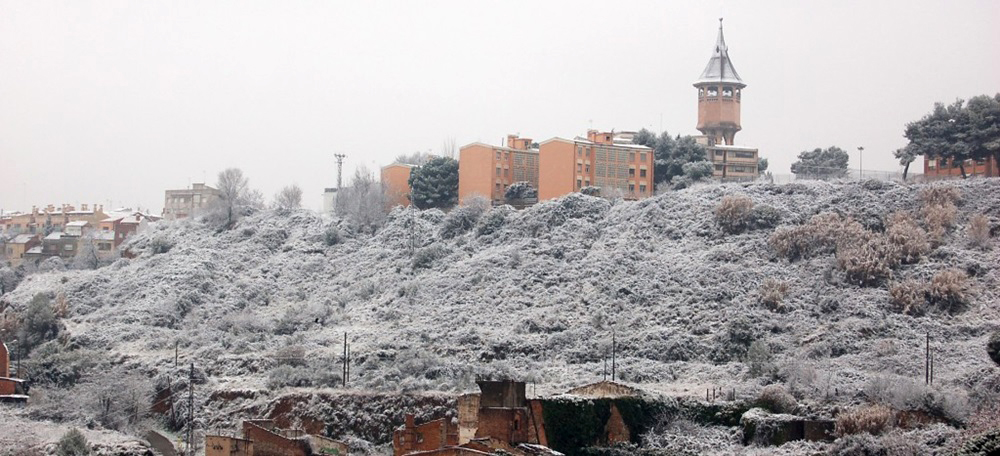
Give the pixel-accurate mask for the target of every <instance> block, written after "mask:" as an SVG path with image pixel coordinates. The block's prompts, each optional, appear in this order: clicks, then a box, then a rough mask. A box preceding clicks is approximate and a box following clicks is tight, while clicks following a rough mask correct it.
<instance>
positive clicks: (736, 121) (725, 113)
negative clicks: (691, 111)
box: [694, 19, 760, 179]
mask: <svg viewBox="0 0 1000 456" xmlns="http://www.w3.org/2000/svg"><path fill="white" fill-rule="evenodd" d="M694 87H695V88H696V89H698V126H697V128H698V131H700V132H701V134H702V135H704V136H702V137H700V138H698V142H699V143H701V144H702V145H704V146H705V148H706V149H707V151H706V153H707V154H708V160H709V161H711V162H712V167H713V170H712V175H713V177H716V178H721V179H729V178H740V179H753V178H756V177H757V176H758V175H759V174H760V173H759V172H758V162H759V159H760V157H759V156H758V151H757V149H756V148H752V147H737V146H735V145H734V143H735V140H736V133H737V132H738V131H740V130H742V129H743V126H742V124H741V122H740V104H741V103H742V99H743V89H744V88H745V87H746V84H745V83H744V82H743V79H742V78H740V75H739V73H737V72H736V68H735V67H733V62H732V60H731V59H730V58H729V47H728V46H727V45H726V40H725V37H724V36H723V33H722V19H719V36H718V38H717V39H716V43H715V49H714V50H713V52H712V57H711V58H710V59H709V61H708V65H707V66H706V67H705V71H703V72H702V73H701V77H699V78H698V80H697V81H695V83H694Z"/></svg>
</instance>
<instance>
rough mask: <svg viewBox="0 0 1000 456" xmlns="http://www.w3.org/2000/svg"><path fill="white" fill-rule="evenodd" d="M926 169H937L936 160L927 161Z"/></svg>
mask: <svg viewBox="0 0 1000 456" xmlns="http://www.w3.org/2000/svg"><path fill="white" fill-rule="evenodd" d="M927 167H928V168H930V169H934V168H937V160H927Z"/></svg>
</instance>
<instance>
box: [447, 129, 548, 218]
mask: <svg viewBox="0 0 1000 456" xmlns="http://www.w3.org/2000/svg"><path fill="white" fill-rule="evenodd" d="M533 144H534V142H533V141H532V140H531V138H521V137H519V136H518V135H507V145H506V146H494V145H490V144H484V143H481V142H475V143H472V144H467V145H465V146H462V147H461V148H460V149H459V153H458V154H459V155H458V199H459V202H463V201H465V200H466V199H467V198H469V197H472V196H475V195H479V196H483V197H485V198H488V199H489V200H490V201H492V202H493V204H502V203H503V202H504V193H505V192H506V191H507V187H509V186H510V184H513V183H514V182H528V183H530V184H531V185H532V186H533V187H535V188H536V189H537V188H538V185H539V172H540V171H539V170H540V167H539V165H540V162H539V151H538V149H534V148H532V145H533Z"/></svg>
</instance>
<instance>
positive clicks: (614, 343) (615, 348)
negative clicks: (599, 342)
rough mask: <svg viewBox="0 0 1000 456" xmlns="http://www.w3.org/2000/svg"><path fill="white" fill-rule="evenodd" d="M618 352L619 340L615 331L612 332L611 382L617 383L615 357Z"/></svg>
mask: <svg viewBox="0 0 1000 456" xmlns="http://www.w3.org/2000/svg"><path fill="white" fill-rule="evenodd" d="M617 351H618V339H617V336H616V335H615V332H614V331H611V381H615V371H616V370H617V369H616V368H617V365H616V364H615V357H616V356H617V353H616V352H617Z"/></svg>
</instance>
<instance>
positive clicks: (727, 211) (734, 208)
mask: <svg viewBox="0 0 1000 456" xmlns="http://www.w3.org/2000/svg"><path fill="white" fill-rule="evenodd" d="M752 210H753V200H751V199H750V197H748V196H746V195H726V196H724V197H723V198H722V201H721V202H720V203H719V206H718V207H716V208H715V222H716V223H718V224H719V227H721V228H722V230H723V231H725V232H726V233H731V234H734V233H741V232H743V230H745V229H747V228H748V227H749V225H750V212H751V211H752Z"/></svg>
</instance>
